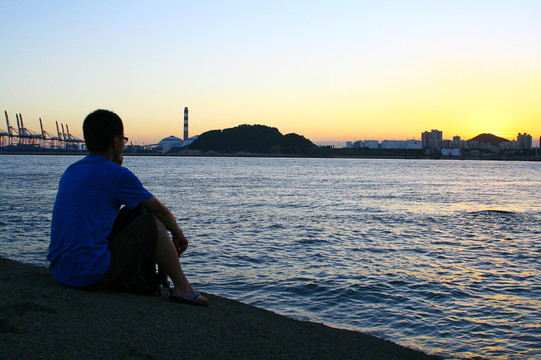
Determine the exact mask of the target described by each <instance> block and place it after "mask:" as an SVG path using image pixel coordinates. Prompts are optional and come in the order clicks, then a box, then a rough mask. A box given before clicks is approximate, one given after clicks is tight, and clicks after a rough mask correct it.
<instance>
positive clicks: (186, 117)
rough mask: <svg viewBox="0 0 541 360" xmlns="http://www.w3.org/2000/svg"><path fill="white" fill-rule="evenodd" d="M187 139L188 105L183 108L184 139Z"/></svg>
mask: <svg viewBox="0 0 541 360" xmlns="http://www.w3.org/2000/svg"><path fill="white" fill-rule="evenodd" d="M186 140H188V107H185V108H184V141H186Z"/></svg>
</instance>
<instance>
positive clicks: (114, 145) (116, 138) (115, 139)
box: [111, 135, 121, 148]
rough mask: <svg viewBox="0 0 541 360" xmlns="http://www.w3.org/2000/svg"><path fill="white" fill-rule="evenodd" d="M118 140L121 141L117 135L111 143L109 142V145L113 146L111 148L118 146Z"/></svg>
mask: <svg viewBox="0 0 541 360" xmlns="http://www.w3.org/2000/svg"><path fill="white" fill-rule="evenodd" d="M120 140H121V139H120V136H118V135H115V136H113V141H112V142H111V144H112V145H113V148H116V147H117V146H118V142H119V141H120Z"/></svg>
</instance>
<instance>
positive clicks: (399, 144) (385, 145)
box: [381, 140, 423, 149]
mask: <svg viewBox="0 0 541 360" xmlns="http://www.w3.org/2000/svg"><path fill="white" fill-rule="evenodd" d="M381 148H382V149H422V148H423V144H422V143H421V142H420V141H419V140H407V141H403V140H383V141H382V142H381Z"/></svg>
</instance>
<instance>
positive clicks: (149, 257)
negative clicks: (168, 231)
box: [89, 211, 158, 289]
mask: <svg viewBox="0 0 541 360" xmlns="http://www.w3.org/2000/svg"><path fill="white" fill-rule="evenodd" d="M123 215H125V214H123V213H122V211H121V212H120V214H119V217H118V218H117V221H116V222H115V225H114V227H113V232H112V233H111V235H110V237H109V251H110V252H111V263H110V265H109V269H107V272H106V273H105V274H104V275H103V277H102V278H101V279H100V280H99V281H98V282H97V283H95V284H93V285H91V286H89V288H90V289H116V288H118V287H120V286H121V285H120V284H119V281H122V279H125V278H126V277H128V276H129V275H130V273H131V272H132V271H133V269H134V268H136V267H137V266H138V265H141V264H148V263H152V264H154V252H155V250H156V245H157V243H158V229H157V227H156V220H155V219H154V216H152V215H151V214H145V215H140V216H138V217H136V218H135V219H133V220H132V219H131V218H130V216H131V215H129V216H127V217H126V219H124V218H123ZM119 220H120V221H119ZM125 221H128V223H127V224H124V223H123V222H125ZM119 223H120V224H119ZM154 266H155V265H154Z"/></svg>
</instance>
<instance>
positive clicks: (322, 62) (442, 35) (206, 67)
mask: <svg viewBox="0 0 541 360" xmlns="http://www.w3.org/2000/svg"><path fill="white" fill-rule="evenodd" d="M0 14H1V18H2V21H0V52H1V56H0V105H1V106H0V110H2V112H3V111H4V110H6V111H7V112H8V114H9V115H10V121H11V125H14V123H16V121H15V114H16V113H22V115H23V118H24V121H25V126H26V127H27V128H29V129H30V130H33V131H35V132H39V121H38V119H39V118H40V117H41V118H42V120H43V123H44V126H45V128H46V130H47V131H49V132H53V130H55V121H58V122H59V123H65V124H68V125H69V127H70V130H71V132H72V133H73V134H74V135H75V136H78V137H81V138H82V130H81V126H82V121H83V119H84V117H85V116H86V115H87V114H88V113H89V112H91V111H92V110H94V109H97V108H106V109H110V110H113V111H115V112H117V113H118V114H119V115H120V117H121V118H122V119H123V120H124V125H125V134H126V136H128V137H130V140H133V141H134V142H136V143H138V144H142V143H146V144H149V143H156V142H158V141H159V140H160V139H162V138H164V137H166V136H169V135H176V136H179V137H182V122H183V110H184V107H185V106H188V107H189V109H190V135H197V134H201V133H203V132H205V131H208V130H214V129H223V128H228V127H234V126H237V125H241V124H263V125H268V126H273V127H277V128H278V129H279V130H280V131H281V132H282V133H283V134H286V133H290V132H295V133H298V134H301V135H304V136H306V137H307V138H309V139H310V140H312V141H314V142H316V143H330V142H332V141H341V142H345V141H350V140H353V141H354V140H364V139H375V140H383V139H389V140H391V139H393V140H405V139H412V138H417V139H419V138H420V137H421V133H422V132H423V131H426V130H428V131H430V130H431V129H438V130H441V131H443V137H444V138H445V139H450V138H452V137H453V136H455V135H460V136H461V137H462V138H463V139H469V138H472V137H474V136H476V135H478V134H480V133H482V132H489V133H493V134H495V135H498V136H502V137H505V138H507V139H516V137H517V133H519V132H527V133H529V134H531V135H532V136H533V138H534V144H537V143H538V140H539V137H540V136H541V105H540V104H541V43H540V39H541V21H540V20H539V19H540V18H541V1H539V0H514V1H512V0H507V1H499V0H486V1H485V0H468V1H462V0H456V1H435V0H430V1H428V0H427V1H408V0H401V1H361V0H357V1H353V0H352V1H343V0H336V1H332V2H331V1H326V2H315V1H304V0H301V1H291V0H288V1H235V0H233V1H127V0H126V1H114V0H113V1H54V0H51V1H41V0H40V1H29V0H28V1H27V0H24V1H21V0H15V1H12V0H3V1H2V2H0ZM0 129H2V130H6V124H5V121H2V122H0Z"/></svg>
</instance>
